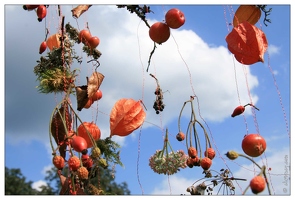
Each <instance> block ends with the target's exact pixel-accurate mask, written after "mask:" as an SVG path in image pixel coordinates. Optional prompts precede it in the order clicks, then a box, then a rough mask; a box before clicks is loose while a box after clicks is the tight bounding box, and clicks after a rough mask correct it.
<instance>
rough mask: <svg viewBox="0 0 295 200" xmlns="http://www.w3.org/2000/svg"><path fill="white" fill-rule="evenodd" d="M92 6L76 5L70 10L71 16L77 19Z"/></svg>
mask: <svg viewBox="0 0 295 200" xmlns="http://www.w3.org/2000/svg"><path fill="white" fill-rule="evenodd" d="M91 6H92V5H78V6H77V7H76V8H74V9H72V10H71V11H72V16H73V17H74V18H76V19H77V18H79V17H80V16H81V15H82V14H83V13H84V12H86V11H87V10H88V9H89V8H90V7H91Z"/></svg>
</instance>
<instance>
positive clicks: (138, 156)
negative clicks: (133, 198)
mask: <svg viewBox="0 0 295 200" xmlns="http://www.w3.org/2000/svg"><path fill="white" fill-rule="evenodd" d="M141 133H142V126H141V127H140V131H139V136H138V146H137V152H138V154H137V162H136V175H137V181H138V184H139V187H140V189H141V193H142V194H144V190H143V187H142V185H141V182H140V179H139V160H140V138H141Z"/></svg>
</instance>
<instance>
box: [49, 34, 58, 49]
mask: <svg viewBox="0 0 295 200" xmlns="http://www.w3.org/2000/svg"><path fill="white" fill-rule="evenodd" d="M60 37H61V35H60V34H58V33H56V34H53V35H51V36H49V38H48V39H47V41H46V43H47V47H48V48H49V49H50V51H52V49H53V47H55V48H59V47H60V44H61V41H60V39H59V38H60Z"/></svg>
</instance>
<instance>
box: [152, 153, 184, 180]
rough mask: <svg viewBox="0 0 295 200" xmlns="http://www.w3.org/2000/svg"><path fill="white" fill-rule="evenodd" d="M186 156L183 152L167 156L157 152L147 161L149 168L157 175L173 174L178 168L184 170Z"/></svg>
mask: <svg viewBox="0 0 295 200" xmlns="http://www.w3.org/2000/svg"><path fill="white" fill-rule="evenodd" d="M187 158H188V156H187V155H186V154H185V153H184V151H183V150H179V151H177V152H175V153H174V152H170V153H169V154H168V155H166V154H165V153H164V154H163V153H162V151H161V150H157V151H156V153H155V154H154V155H152V156H151V157H150V159H149V166H150V167H151V168H152V169H153V171H154V172H156V173H158V174H165V175H166V174H168V175H171V174H175V173H176V172H177V171H179V168H183V169H184V168H186V166H187V165H186V160H187Z"/></svg>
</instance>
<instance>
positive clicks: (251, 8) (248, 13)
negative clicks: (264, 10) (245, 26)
mask: <svg viewBox="0 0 295 200" xmlns="http://www.w3.org/2000/svg"><path fill="white" fill-rule="evenodd" d="M260 17H261V10H260V8H259V7H258V6H255V5H240V6H239V7H238V9H237V10H236V12H235V16H234V19H233V25H234V27H237V26H238V24H239V23H242V22H244V21H247V22H249V23H250V24H252V25H255V24H256V23H257V22H258V21H259V19H260Z"/></svg>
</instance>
